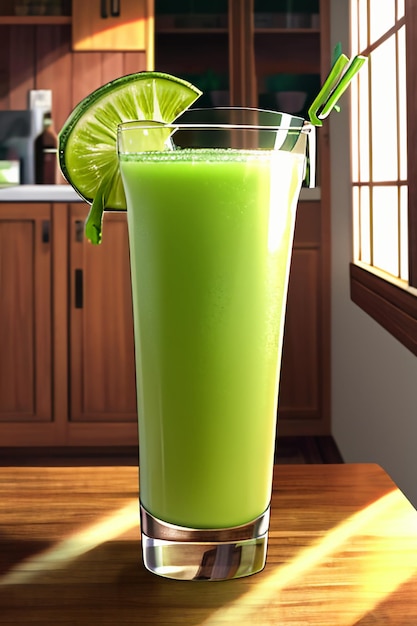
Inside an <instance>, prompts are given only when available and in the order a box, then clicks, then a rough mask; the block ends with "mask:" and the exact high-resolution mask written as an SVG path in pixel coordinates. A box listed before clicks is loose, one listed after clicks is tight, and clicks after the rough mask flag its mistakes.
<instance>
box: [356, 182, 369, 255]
mask: <svg viewBox="0 0 417 626" xmlns="http://www.w3.org/2000/svg"><path fill="white" fill-rule="evenodd" d="M359 203H360V259H361V261H363V262H364V263H371V211H370V203H369V187H361V189H360V199H359Z"/></svg>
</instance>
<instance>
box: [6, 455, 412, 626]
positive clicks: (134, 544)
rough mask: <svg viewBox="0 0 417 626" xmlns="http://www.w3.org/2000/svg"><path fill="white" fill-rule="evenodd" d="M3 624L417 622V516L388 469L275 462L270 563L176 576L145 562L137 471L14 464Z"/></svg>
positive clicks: (368, 625)
mask: <svg viewBox="0 0 417 626" xmlns="http://www.w3.org/2000/svg"><path fill="white" fill-rule="evenodd" d="M0 498H1V502H2V503H3V506H2V508H1V509H0V528H1V533H0V614H1V623H2V625H3V624H4V625H6V626H8V625H10V626H11V625H12V624H15V625H22V626H23V625H24V626H27V625H29V624H42V625H43V626H47V625H48V624H58V623H59V624H60V625H61V624H66V625H68V626H70V625H71V626H73V625H74V624H77V625H81V626H82V625H84V624H85V625H87V624H88V625H91V624H100V625H110V624H111V625H115V624H117V625H118V626H119V625H121V626H124V625H132V626H133V625H134V624H135V625H136V624H158V625H159V626H161V625H163V626H168V625H176V624H181V626H191V625H193V626H194V625H197V624H201V625H215V626H217V625H221V624H239V625H243V626H244V625H246V624H248V625H249V624H259V625H262V624H265V625H266V624H268V625H271V624H279V625H280V626H298V625H300V624H303V626H304V625H306V626H309V625H310V626H311V625H314V626H354V625H355V626H357V625H361V626H374V625H378V626H381V625H382V624H383V625H384V626H387V625H392V626H415V624H416V623H417V512H416V511H415V509H414V508H413V507H412V506H411V504H410V503H409V502H408V500H407V499H406V498H405V497H404V495H403V494H402V493H401V491H399V489H398V488H397V487H396V486H395V484H394V483H393V482H392V481H391V479H390V478H389V477H388V476H387V474H386V473H385V472H384V471H383V470H382V469H381V468H380V467H378V466H377V465H366V464H354V465H314V466H303V465H300V466H278V467H276V468H275V476H274V491H273V497H272V519H271V529H270V540H269V551H268V560H267V566H266V568H265V570H264V571H263V572H261V573H260V574H257V575H255V576H252V577H250V578H246V579H241V580H238V581H228V582H220V583H201V582H200V583H190V582H188V583H186V582H174V581H167V580H164V579H160V578H158V577H155V576H153V575H151V574H149V573H147V572H146V571H145V570H144V568H143V566H142V564H141V561H140V552H139V550H140V542H139V523H138V503H137V500H138V474H137V468H135V467H96V468H91V467H90V468H83V467H76V468H68V467H66V468H57V467H54V468H1V469H0Z"/></svg>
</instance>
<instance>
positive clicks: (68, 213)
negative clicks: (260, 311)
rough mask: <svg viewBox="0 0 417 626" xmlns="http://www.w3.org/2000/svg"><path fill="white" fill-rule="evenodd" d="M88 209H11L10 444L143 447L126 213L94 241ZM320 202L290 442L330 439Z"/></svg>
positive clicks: (4, 332) (0, 272)
mask: <svg viewBox="0 0 417 626" xmlns="http://www.w3.org/2000/svg"><path fill="white" fill-rule="evenodd" d="M86 215H87V207H86V205H84V204H82V203H74V204H66V203H60V204H48V203H45V204H38V203H25V204H17V203H10V204H8V203H2V204H0V293H1V299H0V339H1V342H0V345H1V350H0V447H1V446H29V445H31V446H89V447H90V446H123V445H135V444H136V443H137V416H136V392H135V368H134V341H133V321H132V305H131V287H130V271H129V249H128V238H127V224H126V214H125V213H120V212H109V213H106V214H105V220H104V230H103V233H104V234H103V243H102V244H101V245H100V246H92V245H91V244H90V243H89V242H87V241H86V239H85V237H84V230H83V229H84V220H85V217H86ZM322 276H323V268H322V255H321V225H320V203H319V202H301V203H300V205H299V211H298V216H297V226H296V233H295V242H294V252H293V259H292V266H291V274H290V284H289V293H288V310H287V318H286V325H285V336H284V349H283V361H282V374H281V388H280V400H279V405H280V408H279V416H280V418H279V430H278V432H279V434H280V435H315V434H317V435H319V434H328V433H329V430H328V429H329V423H328V419H327V412H326V410H323V407H325V406H326V402H327V401H328V398H327V394H328V391H327V390H328V387H329V381H328V377H326V355H327V354H328V333H329V328H328V325H327V326H326V323H327V324H328V320H327V318H326V311H325V307H324V305H323V302H325V298H323V291H324V286H323V284H322Z"/></svg>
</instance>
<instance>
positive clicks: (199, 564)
mask: <svg viewBox="0 0 417 626" xmlns="http://www.w3.org/2000/svg"><path fill="white" fill-rule="evenodd" d="M309 131H310V128H309V127H307V126H306V125H305V124H304V120H302V119H301V118H297V117H294V116H290V115H286V114H280V113H273V112H266V111H257V110H253V109H238V110H237V109H223V110H205V111H204V110H190V111H189V112H188V113H187V114H185V115H184V116H183V118H181V119H180V120H179V122H178V123H174V124H171V125H162V124H157V123H146V122H128V123H125V124H121V125H120V126H119V130H118V154H119V162H120V170H121V175H122V179H123V184H124V189H125V194H126V201H127V218H128V229H129V245H130V257H131V275H132V293H133V312H134V327H135V350H136V377H137V396H138V415H139V451H140V460H139V464H140V508H141V530H142V552H143V560H144V564H145V566H146V568H148V569H149V570H150V571H152V572H154V573H156V574H159V575H162V576H165V577H168V578H175V579H182V580H187V579H193V580H224V579H228V578H238V577H241V576H247V575H249V574H253V573H255V572H258V571H260V570H261V569H262V568H263V567H264V565H265V559H266V549H267V534H268V521H269V503H270V497H271V486H272V470H273V459H274V446H275V434H276V414H277V395H278V380H279V370H280V360H281V348H282V336H283V326H284V314H285V307H286V293H287V284H288V274H289V267H290V258H291V248H292V240H293V232H294V220H295V212H296V205H297V201H298V197H299V191H300V187H301V184H302V180H303V175H304V170H305V152H306V138H307V136H308V132H309Z"/></svg>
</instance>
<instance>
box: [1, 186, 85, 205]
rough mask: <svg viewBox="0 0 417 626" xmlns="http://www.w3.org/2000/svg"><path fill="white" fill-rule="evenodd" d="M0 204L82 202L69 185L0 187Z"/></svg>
mask: <svg viewBox="0 0 417 626" xmlns="http://www.w3.org/2000/svg"><path fill="white" fill-rule="evenodd" d="M0 202H84V200H82V199H81V198H80V196H79V195H78V194H77V193H76V192H75V191H74V189H73V188H72V187H71V186H70V185H16V187H1V188H0Z"/></svg>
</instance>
